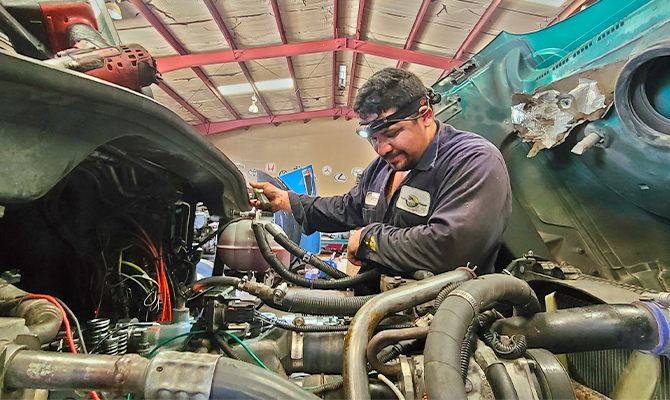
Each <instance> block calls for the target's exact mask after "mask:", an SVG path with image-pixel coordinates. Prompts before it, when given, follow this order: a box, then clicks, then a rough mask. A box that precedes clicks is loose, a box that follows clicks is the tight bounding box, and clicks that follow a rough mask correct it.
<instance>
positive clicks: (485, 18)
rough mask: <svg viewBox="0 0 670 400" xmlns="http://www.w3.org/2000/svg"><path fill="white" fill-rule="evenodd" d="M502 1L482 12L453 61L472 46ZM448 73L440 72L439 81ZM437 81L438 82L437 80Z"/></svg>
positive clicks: (494, 2) (495, 2)
mask: <svg viewBox="0 0 670 400" xmlns="http://www.w3.org/2000/svg"><path fill="white" fill-rule="evenodd" d="M501 1H502V0H493V1H492V2H491V4H489V6H488V7H487V8H486V11H484V14H482V16H481V17H479V21H477V23H476V24H475V26H474V27H473V28H472V30H471V31H470V33H469V34H468V36H467V37H466V38H465V40H464V41H463V43H462V44H461V47H459V48H458V50H456V54H454V60H456V61H459V60H460V59H461V57H462V56H463V53H464V52H465V50H467V48H468V47H469V46H470V45H471V44H472V42H473V41H474V40H475V38H477V36H479V34H480V33H481V31H482V30H483V29H484V26H485V25H486V23H487V22H489V19H490V18H491V15H493V12H494V11H495V10H496V8H497V7H498V4H500V2H501ZM447 72H449V70H448V69H445V70H444V71H443V72H442V75H440V78H439V79H442V78H443V77H444V75H446V74H447ZM439 79H438V80H439Z"/></svg>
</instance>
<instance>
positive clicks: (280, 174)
mask: <svg viewBox="0 0 670 400" xmlns="http://www.w3.org/2000/svg"><path fill="white" fill-rule="evenodd" d="M286 174H288V171H287V170H285V169H282V170H281V171H279V176H284V175H286Z"/></svg>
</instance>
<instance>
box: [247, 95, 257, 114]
mask: <svg viewBox="0 0 670 400" xmlns="http://www.w3.org/2000/svg"><path fill="white" fill-rule="evenodd" d="M257 101H258V98H257V97H256V94H254V95H252V96H251V105H250V106H249V112H250V113H254V114H257V113H258V106H257V105H256V102H257Z"/></svg>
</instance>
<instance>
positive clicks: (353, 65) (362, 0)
mask: <svg viewBox="0 0 670 400" xmlns="http://www.w3.org/2000/svg"><path fill="white" fill-rule="evenodd" d="M363 11H365V0H359V2H358V18H357V19H356V40H360V39H361V25H362V24H363ZM357 56H358V53H354V57H353V60H352V61H351V75H350V77H349V94H347V108H351V96H352V95H353V94H354V79H355V78H356V61H357V60H356V57H357Z"/></svg>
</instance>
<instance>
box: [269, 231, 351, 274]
mask: <svg viewBox="0 0 670 400" xmlns="http://www.w3.org/2000/svg"><path fill="white" fill-rule="evenodd" d="M265 230H266V231H267V232H268V233H269V234H270V235H272V237H273V238H274V240H275V242H277V243H278V244H279V245H280V246H281V247H283V248H285V249H286V250H288V252H289V253H291V254H293V255H294V256H296V257H298V258H299V259H300V260H302V261H303V262H305V263H307V264H310V265H313V266H315V267H316V268H318V269H319V271H322V272H323V273H325V274H326V275H329V276H332V277H333V278H346V277H347V276H348V275H347V274H345V273H344V272H342V271H340V270H339V269H337V268H333V266H331V265H328V264H326V263H325V262H323V261H321V260H320V259H319V257H317V256H315V255H314V254H311V253H310V252H308V251H307V250H305V249H303V248H302V247H300V245H299V244H297V243H296V242H294V241H293V240H291V239H290V238H289V237H288V236H287V235H286V232H284V231H283V230H282V229H281V228H280V227H279V226H278V225H276V224H266V225H265Z"/></svg>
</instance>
